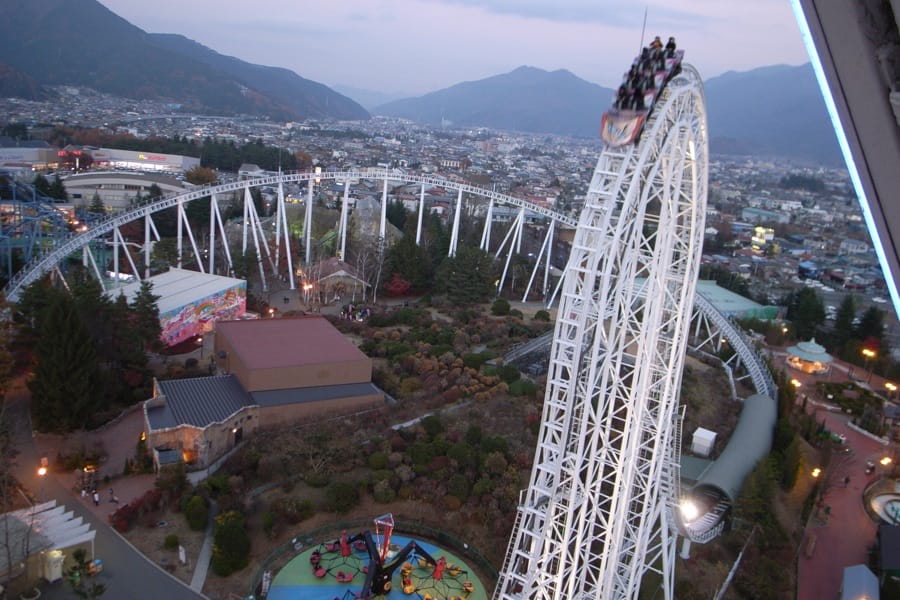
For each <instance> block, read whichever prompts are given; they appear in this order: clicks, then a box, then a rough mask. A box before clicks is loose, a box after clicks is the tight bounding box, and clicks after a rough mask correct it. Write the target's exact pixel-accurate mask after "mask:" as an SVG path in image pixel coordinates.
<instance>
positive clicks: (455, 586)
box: [266, 535, 487, 600]
mask: <svg viewBox="0 0 900 600" xmlns="http://www.w3.org/2000/svg"><path fill="white" fill-rule="evenodd" d="M411 541H413V540H412V538H408V537H404V536H399V535H397V536H393V537H392V538H391V544H390V550H391V552H390V554H389V556H388V558H387V561H386V564H388V565H390V564H392V562H393V560H394V559H393V558H392V557H393V556H394V555H395V554H396V553H397V552H400V551H401V549H403V548H405V547H406V546H407V544H409V543H410V542H411ZM415 542H416V544H417V545H418V546H419V547H420V548H421V549H422V550H424V551H425V552H427V553H428V554H430V555H431V556H432V558H434V559H435V560H436V561H440V560H441V558H444V559H445V562H446V565H445V566H444V567H443V568H442V569H436V568H435V565H432V564H428V563H427V562H426V560H425V559H424V558H422V557H421V556H420V555H419V554H418V553H417V552H416V551H413V552H412V553H411V554H409V555H408V556H406V557H405V558H404V559H403V561H402V563H405V565H406V568H405V569H403V567H402V566H398V567H397V569H396V570H395V571H394V574H393V577H392V579H391V583H392V585H391V591H390V593H389V595H380V596H372V598H373V599H375V598H395V599H397V600H400V599H402V598H410V599H413V600H415V599H420V600H425V599H431V600H456V599H459V600H463V599H465V600H487V592H486V590H485V589H484V586H482V585H481V581H479V579H478V577H477V576H476V575H475V573H474V572H473V571H472V569H471V568H470V567H469V565H468V564H466V563H465V562H464V561H463V560H462V559H460V558H459V557H458V556H456V555H454V554H452V553H450V552H447V551H445V550H442V549H441V548H439V547H438V546H435V545H434V544H432V543H430V542H423V541H420V540H418V539H417V540H415ZM368 569H369V554H368V552H367V551H366V548H365V546H364V545H363V544H360V543H356V544H352V545H351V546H350V548H349V553H348V554H346V555H345V553H343V552H341V547H340V542H339V541H338V540H335V541H334V542H331V543H327V544H320V545H318V546H312V547H310V548H309V549H307V550H305V551H304V552H301V553H300V554H298V555H297V556H296V557H294V559H293V560H291V562H289V563H288V564H287V565H285V566H284V568H283V569H281V571H279V572H278V574H277V575H276V576H275V579H274V580H273V581H272V584H271V585H270V586H269V594H268V595H267V596H266V598H267V600H295V599H297V598H303V600H335V599H338V600H354V599H356V598H360V597H362V595H361V594H362V591H363V589H362V588H363V585H364V583H365V581H366V575H367V573H368Z"/></svg>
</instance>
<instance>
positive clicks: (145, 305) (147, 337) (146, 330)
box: [131, 281, 163, 352]
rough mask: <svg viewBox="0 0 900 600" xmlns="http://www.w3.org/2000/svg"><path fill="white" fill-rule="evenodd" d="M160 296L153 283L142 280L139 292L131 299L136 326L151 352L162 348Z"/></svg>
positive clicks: (142, 340)
mask: <svg viewBox="0 0 900 600" xmlns="http://www.w3.org/2000/svg"><path fill="white" fill-rule="evenodd" d="M158 300H159V296H157V295H156V294H154V293H153V284H152V283H150V282H148V281H142V282H141V287H140V289H139V290H138V293H137V294H136V295H135V296H134V299H133V300H132V301H131V310H132V311H133V313H134V317H135V327H136V329H137V333H138V336H139V338H140V340H141V342H142V343H143V345H144V348H146V349H147V350H149V351H151V352H158V351H159V350H161V349H162V346H163V343H162V340H161V339H160V336H161V335H162V326H160V324H159V305H157V301H158Z"/></svg>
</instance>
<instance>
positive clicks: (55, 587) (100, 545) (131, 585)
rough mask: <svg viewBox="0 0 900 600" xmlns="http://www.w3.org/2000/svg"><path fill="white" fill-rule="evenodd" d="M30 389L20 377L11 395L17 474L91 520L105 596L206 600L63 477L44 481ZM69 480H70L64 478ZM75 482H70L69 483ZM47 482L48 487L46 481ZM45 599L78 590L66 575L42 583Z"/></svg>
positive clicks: (67, 595) (128, 599)
mask: <svg viewBox="0 0 900 600" xmlns="http://www.w3.org/2000/svg"><path fill="white" fill-rule="evenodd" d="M28 401H29V397H28V391H27V390H26V389H25V388H24V386H23V385H22V383H21V381H16V382H15V383H14V384H13V386H12V387H11V389H10V391H9V392H8V393H7V396H6V417H7V419H8V420H9V423H10V429H11V431H12V432H13V437H14V440H13V441H14V444H15V447H16V449H17V450H18V451H19V454H18V456H17V457H16V465H15V466H14V468H13V472H14V473H15V475H16V476H17V477H18V478H19V481H21V482H22V485H24V486H26V487H27V488H29V489H30V490H32V491H33V493H34V495H35V496H38V495H39V494H40V493H41V492H42V493H43V498H44V500H51V499H55V500H56V502H57V504H64V505H65V506H66V507H67V508H68V509H69V510H72V511H74V513H75V515H76V516H79V517H83V518H84V522H86V523H90V524H91V527H92V528H93V529H94V531H96V532H97V537H96V539H95V540H94V553H95V556H96V557H97V558H100V559H102V560H103V572H102V573H100V574H99V575H97V580H98V581H100V582H101V583H103V584H104V585H106V593H105V594H104V595H103V597H104V598H109V599H116V600H159V599H160V598H166V599H167V600H200V599H203V598H205V596H202V595H201V594H198V593H196V592H194V591H193V590H191V589H190V588H189V587H188V586H187V585H186V584H185V583H183V582H181V581H179V580H177V579H175V578H174V577H172V576H171V575H169V574H168V573H166V572H165V571H163V570H162V569H160V568H158V567H157V566H156V565H154V564H153V563H151V562H149V561H147V559H146V558H144V556H143V555H142V554H141V553H139V552H138V551H137V550H135V549H134V548H133V547H132V546H131V545H130V544H128V543H127V542H126V541H125V540H124V539H123V538H121V537H120V536H119V535H118V534H117V533H115V532H114V531H113V530H112V529H111V528H110V526H109V524H108V523H106V522H105V521H104V520H102V519H100V518H98V517H97V516H95V515H94V514H93V513H91V512H90V511H88V510H85V508H84V505H83V504H82V502H81V500H80V498H77V497H76V496H75V495H74V494H73V493H72V491H71V490H70V489H69V488H68V487H67V486H66V485H64V484H63V483H61V482H60V480H59V479H57V478H56V477H54V476H53V475H52V474H49V475H48V476H46V477H45V481H43V482H41V481H40V480H39V477H38V475H37V467H38V465H39V464H40V457H39V456H38V452H37V450H36V449H35V446H34V441H33V440H32V437H31V418H30V416H29V410H28ZM63 481H65V479H64V480H63ZM69 483H70V481H69ZM42 484H43V485H42ZM41 598H42V599H44V598H46V599H49V600H63V599H66V600H68V599H70V598H72V591H71V588H70V587H69V585H68V583H67V582H66V581H65V579H61V580H59V581H57V582H55V583H53V584H46V583H45V584H44V585H43V586H41Z"/></svg>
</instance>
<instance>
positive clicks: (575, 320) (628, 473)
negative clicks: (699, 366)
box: [494, 65, 708, 600]
mask: <svg viewBox="0 0 900 600" xmlns="http://www.w3.org/2000/svg"><path fill="white" fill-rule="evenodd" d="M707 162H708V160H707V130H706V112H705V103H704V95H703V87H702V82H701V80H700V76H699V75H698V73H697V71H696V70H694V69H693V68H692V67H690V66H688V65H685V66H684V69H683V71H682V72H681V73H680V74H679V75H678V76H676V77H675V78H673V79H672V80H671V81H670V82H669V83H668V85H667V86H666V88H665V90H664V91H663V94H662V95H661V97H660V99H659V101H658V103H657V105H656V108H655V109H654V113H653V115H652V116H651V118H650V119H649V121H648V122H647V123H646V125H645V128H644V131H643V134H642V138H641V141H640V143H639V144H637V145H629V146H626V147H623V148H619V149H608V148H607V149H605V150H604V151H603V153H602V154H601V156H600V159H599V161H598V162H597V167H596V169H595V171H594V176H593V179H592V181H591V186H590V189H589V191H588V194H587V199H586V202H585V207H584V209H583V211H582V213H581V217H580V220H579V224H578V228H577V230H576V234H575V241H574V244H573V248H572V254H571V257H570V260H569V263H568V265H567V267H566V272H565V275H564V277H565V279H564V283H563V292H562V296H561V299H560V305H559V312H558V315H557V321H556V330H555V333H554V340H553V346H552V351H551V357H550V368H549V372H548V376H547V377H548V380H547V392H546V396H545V398H544V409H543V419H542V423H541V430H540V434H539V441H538V446H537V450H536V453H535V459H534V466H533V469H532V473H531V480H530V483H529V487H528V490H527V491H525V492H523V494H522V498H521V501H520V506H519V509H518V513H517V517H516V523H515V526H514V528H513V533H512V537H511V539H510V545H509V549H508V552H507V557H506V561H505V564H504V566H503V569H502V571H501V575H500V581H499V582H498V584H497V588H496V591H495V594H494V598H495V599H497V600H500V599H503V600H507V599H513V598H516V599H518V598H533V599H541V600H544V599H546V600H550V599H565V600H572V599H576V598H579V599H580V598H585V599H587V598H596V599H612V598H637V597H638V593H639V591H640V588H641V580H642V578H643V576H644V574H645V573H646V572H647V571H654V572H657V573H659V574H660V575H661V576H662V580H663V581H662V584H661V585H662V587H663V590H664V593H665V596H666V597H667V598H671V597H672V596H673V594H672V590H673V582H674V559H675V542H676V536H675V530H674V527H673V524H672V519H671V510H672V509H673V508H674V505H675V502H676V495H677V492H678V489H677V487H678V480H679V476H678V460H679V447H680V415H679V411H678V410H677V406H678V394H679V389H680V386H681V373H682V367H683V363H684V355H685V351H686V347H687V338H688V332H689V322H690V315H691V310H692V304H693V299H694V290H695V281H696V278H697V273H698V269H699V263H700V253H701V247H702V241H703V228H704V215H705V210H706V193H707Z"/></svg>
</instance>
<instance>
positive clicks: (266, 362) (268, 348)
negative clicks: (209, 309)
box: [216, 316, 367, 370]
mask: <svg viewBox="0 0 900 600" xmlns="http://www.w3.org/2000/svg"><path fill="white" fill-rule="evenodd" d="M216 337H217V341H218V340H227V342H228V344H229V345H230V346H231V347H232V349H233V351H234V352H235V353H237V355H238V357H239V359H240V361H241V362H242V363H243V364H244V366H246V368H248V369H251V370H252V369H277V368H284V367H292V366H296V365H310V364H323V363H341V362H351V361H358V360H365V359H366V358H367V357H366V355H365V354H363V353H362V351H360V349H359V348H357V347H356V346H355V345H354V344H353V342H351V341H350V340H348V339H347V338H346V337H344V336H343V335H342V334H341V332H340V331H338V330H337V329H335V328H334V326H333V325H332V324H331V323H329V322H328V320H327V319H325V318H324V317H318V316H309V317H294V318H285V319H260V320H253V321H219V322H218V323H217V324H216Z"/></svg>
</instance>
